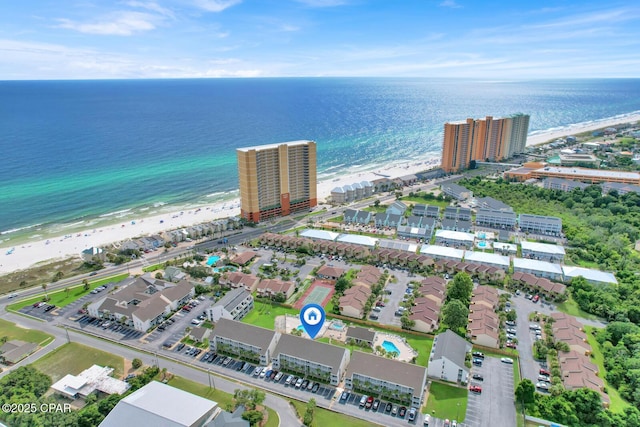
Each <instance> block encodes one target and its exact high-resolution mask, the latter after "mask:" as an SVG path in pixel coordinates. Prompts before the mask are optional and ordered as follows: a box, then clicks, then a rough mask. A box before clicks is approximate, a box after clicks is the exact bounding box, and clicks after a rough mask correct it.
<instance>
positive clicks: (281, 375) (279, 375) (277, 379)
mask: <svg viewBox="0 0 640 427" xmlns="http://www.w3.org/2000/svg"><path fill="white" fill-rule="evenodd" d="M283 376H284V373H283V372H278V373H277V374H276V377H275V378H274V379H273V380H274V381H275V382H278V381H280V380H281V379H282V377H283Z"/></svg>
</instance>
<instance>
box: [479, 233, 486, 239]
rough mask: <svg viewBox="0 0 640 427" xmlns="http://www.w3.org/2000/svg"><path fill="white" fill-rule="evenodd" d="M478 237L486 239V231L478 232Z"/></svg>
mask: <svg viewBox="0 0 640 427" xmlns="http://www.w3.org/2000/svg"><path fill="white" fill-rule="evenodd" d="M478 237H479V238H480V239H486V238H487V234H486V233H478Z"/></svg>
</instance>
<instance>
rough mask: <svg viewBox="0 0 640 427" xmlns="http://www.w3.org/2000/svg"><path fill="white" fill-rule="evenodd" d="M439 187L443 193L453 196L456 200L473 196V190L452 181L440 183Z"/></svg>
mask: <svg viewBox="0 0 640 427" xmlns="http://www.w3.org/2000/svg"><path fill="white" fill-rule="evenodd" d="M440 189H441V190H442V192H443V193H444V194H446V195H447V196H450V197H453V198H454V199H456V200H467V199H470V198H472V197H473V191H471V190H469V189H467V188H465V187H463V186H462V185H458V184H455V183H453V182H447V183H446V184H442V186H441V187H440Z"/></svg>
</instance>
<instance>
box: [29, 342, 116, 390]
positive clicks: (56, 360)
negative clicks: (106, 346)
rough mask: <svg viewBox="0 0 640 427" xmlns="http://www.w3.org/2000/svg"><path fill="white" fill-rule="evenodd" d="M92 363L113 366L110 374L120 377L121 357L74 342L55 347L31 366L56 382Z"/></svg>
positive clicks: (76, 373) (77, 372) (75, 373)
mask: <svg viewBox="0 0 640 427" xmlns="http://www.w3.org/2000/svg"><path fill="white" fill-rule="evenodd" d="M94 364H95V365H100V366H110V367H112V368H114V371H113V375H112V376H113V377H115V378H122V374H123V373H124V359H123V358H122V357H120V356H116V355H113V354H110V353H107V352H105V351H102V350H98V349H97V348H93V347H87V346H84V345H82V344H78V343H74V342H72V343H69V344H65V345H63V346H61V347H59V348H57V349H55V350H54V351H52V352H51V353H49V354H47V355H46V356H44V357H42V358H40V359H38V360H37V361H35V362H34V363H33V364H32V366H33V367H34V368H36V369H37V370H39V371H40V372H44V373H45V374H47V375H49V376H51V379H52V380H53V382H56V381H58V380H59V379H60V378H62V377H64V376H65V375H67V374H72V375H78V374H79V373H80V372H82V371H84V370H85V369H87V368H89V367H91V366H92V365H94Z"/></svg>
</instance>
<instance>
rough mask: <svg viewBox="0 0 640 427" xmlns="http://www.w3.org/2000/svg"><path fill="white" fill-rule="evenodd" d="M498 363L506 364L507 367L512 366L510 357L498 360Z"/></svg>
mask: <svg viewBox="0 0 640 427" xmlns="http://www.w3.org/2000/svg"><path fill="white" fill-rule="evenodd" d="M500 361H501V362H502V363H507V364H509V365H513V359H512V358H510V357H503V358H502V359H500Z"/></svg>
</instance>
